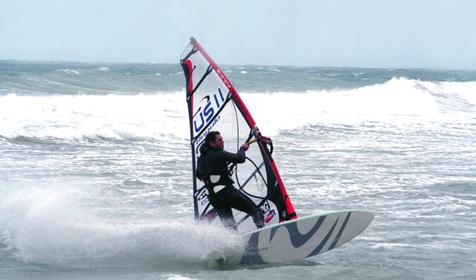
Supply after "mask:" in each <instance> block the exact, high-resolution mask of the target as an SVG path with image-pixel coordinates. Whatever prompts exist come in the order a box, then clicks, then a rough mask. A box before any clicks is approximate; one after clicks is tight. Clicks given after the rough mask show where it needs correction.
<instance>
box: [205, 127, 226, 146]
mask: <svg viewBox="0 0 476 280" xmlns="http://www.w3.org/2000/svg"><path fill="white" fill-rule="evenodd" d="M204 145H205V146H206V147H211V148H215V149H223V147H224V142H223V138H222V137H221V135H220V132H219V131H210V132H209V133H208V134H207V136H206V137H205V143H204Z"/></svg>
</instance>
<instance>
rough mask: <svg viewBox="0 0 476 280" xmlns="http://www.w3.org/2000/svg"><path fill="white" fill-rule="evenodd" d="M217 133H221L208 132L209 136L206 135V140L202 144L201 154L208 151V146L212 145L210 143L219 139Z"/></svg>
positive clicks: (218, 133)
mask: <svg viewBox="0 0 476 280" xmlns="http://www.w3.org/2000/svg"><path fill="white" fill-rule="evenodd" d="M217 135H220V132H219V131H210V132H208V134H207V136H205V140H204V141H203V144H202V146H201V147H200V153H201V154H204V153H206V152H207V150H208V148H209V147H210V143H212V142H215V140H216V139H217Z"/></svg>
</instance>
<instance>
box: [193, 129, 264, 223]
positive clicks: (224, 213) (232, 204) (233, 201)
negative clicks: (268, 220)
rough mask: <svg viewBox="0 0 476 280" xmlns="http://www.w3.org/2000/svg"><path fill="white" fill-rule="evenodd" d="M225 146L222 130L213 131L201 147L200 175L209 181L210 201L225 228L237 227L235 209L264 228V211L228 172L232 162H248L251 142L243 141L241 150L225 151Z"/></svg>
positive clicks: (198, 168)
mask: <svg viewBox="0 0 476 280" xmlns="http://www.w3.org/2000/svg"><path fill="white" fill-rule="evenodd" d="M223 148H224V141H223V138H222V136H221V134H220V132H218V131H210V132H209V133H208V134H207V136H206V137H205V140H204V143H203V145H202V146H201V147H200V158H199V159H198V167H197V177H198V178H200V179H201V180H202V181H203V182H204V183H205V186H206V188H207V190H208V193H209V196H208V197H209V200H210V203H211V204H212V206H213V207H214V208H215V209H216V211H217V214H218V216H219V217H220V220H221V222H222V223H223V225H224V226H225V227H227V228H231V229H234V230H236V229H237V226H236V222H235V220H234V218H233V214H232V210H231V208H234V209H237V210H239V211H243V212H245V213H247V214H248V215H249V216H251V217H252V218H253V222H254V223H255V225H256V227H257V228H262V227H263V226H264V218H263V213H262V212H261V210H260V208H259V207H258V206H256V204H255V203H254V202H253V201H252V200H251V199H250V198H248V197H247V196H246V195H244V194H243V193H242V192H240V191H239V190H237V189H236V188H235V187H234V186H233V183H234V182H233V180H232V179H231V178H230V176H229V171H228V163H237V164H238V163H243V162H245V160H246V156H245V151H246V150H248V148H249V145H248V144H246V143H245V144H243V145H242V146H241V147H240V149H239V151H238V152H237V153H230V152H227V151H224V150H223Z"/></svg>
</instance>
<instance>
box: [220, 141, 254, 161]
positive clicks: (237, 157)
mask: <svg viewBox="0 0 476 280" xmlns="http://www.w3.org/2000/svg"><path fill="white" fill-rule="evenodd" d="M248 147H249V146H248V144H243V145H242V146H241V147H240V150H238V152H237V153H236V154H234V153H230V152H226V151H223V155H224V160H225V161H226V162H233V163H243V162H245V160H246V155H245V151H246V150H248Z"/></svg>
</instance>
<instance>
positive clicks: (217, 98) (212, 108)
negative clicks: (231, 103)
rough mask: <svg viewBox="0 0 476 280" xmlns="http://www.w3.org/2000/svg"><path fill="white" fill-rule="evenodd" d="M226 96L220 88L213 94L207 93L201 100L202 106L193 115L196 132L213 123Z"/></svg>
mask: <svg viewBox="0 0 476 280" xmlns="http://www.w3.org/2000/svg"><path fill="white" fill-rule="evenodd" d="M225 100H226V99H225V97H224V96H223V92H222V91H221V89H220V88H218V92H216V93H214V94H213V95H211V96H210V95H206V96H205V97H203V98H202V100H200V104H201V105H200V106H199V107H198V109H197V111H196V112H195V114H194V115H193V129H194V132H195V133H196V134H198V133H200V132H201V131H202V130H203V129H204V128H205V127H206V126H207V125H208V124H209V123H211V122H212V121H213V119H214V117H215V115H216V114H217V113H218V111H219V110H220V108H221V107H222V106H223V104H224V103H225Z"/></svg>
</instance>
